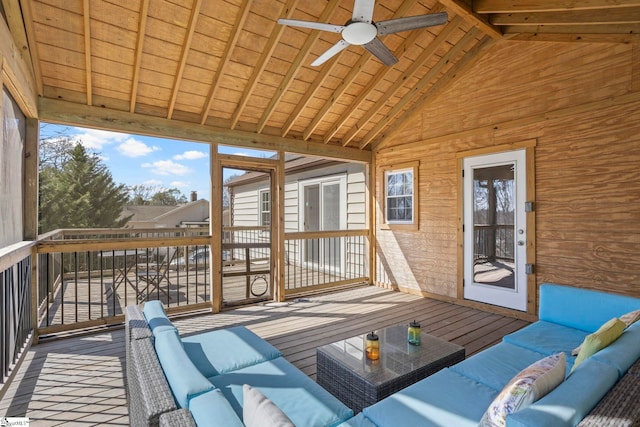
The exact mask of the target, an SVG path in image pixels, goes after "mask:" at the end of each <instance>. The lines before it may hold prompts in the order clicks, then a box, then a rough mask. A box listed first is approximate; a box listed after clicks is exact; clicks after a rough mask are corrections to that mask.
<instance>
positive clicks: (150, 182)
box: [142, 179, 162, 187]
mask: <svg viewBox="0 0 640 427" xmlns="http://www.w3.org/2000/svg"><path fill="white" fill-rule="evenodd" d="M142 184H144V185H148V186H149V187H160V186H161V185H162V181H160V180H159V179H148V180H146V181H145V182H143V183H142Z"/></svg>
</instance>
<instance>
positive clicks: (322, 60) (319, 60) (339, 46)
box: [311, 40, 349, 67]
mask: <svg viewBox="0 0 640 427" xmlns="http://www.w3.org/2000/svg"><path fill="white" fill-rule="evenodd" d="M348 46H349V43H347V42H346V41H344V40H340V41H339V42H338V43H336V44H334V45H333V46H331V47H330V48H329V49H327V51H326V52H325V53H323V54H322V55H320V56H318V58H316V60H315V61H313V62H312V63H311V65H312V66H314V67H316V66H318V65H322V64H324V63H325V62H327V61H328V60H329V59H331V57H333V56H334V55H336V54H338V52H340V51H342V50H343V49H346V48H347V47H348Z"/></svg>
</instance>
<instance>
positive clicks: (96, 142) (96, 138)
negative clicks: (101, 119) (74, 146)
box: [75, 128, 130, 151]
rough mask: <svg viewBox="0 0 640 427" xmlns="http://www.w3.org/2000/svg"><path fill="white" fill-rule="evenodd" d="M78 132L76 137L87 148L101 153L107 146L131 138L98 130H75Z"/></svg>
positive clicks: (124, 134)
mask: <svg viewBox="0 0 640 427" xmlns="http://www.w3.org/2000/svg"><path fill="white" fill-rule="evenodd" d="M75 129H76V131H77V132H78V133H77V134H76V135H75V137H76V138H77V139H78V140H79V141H80V142H81V143H82V145H83V146H84V147H85V148H88V149H91V150H95V151H100V150H102V147H104V146H105V145H110V144H115V143H118V142H121V141H124V140H126V139H127V138H129V137H130V136H129V134H126V133H118V132H110V131H106V130H97V129H81V128H75Z"/></svg>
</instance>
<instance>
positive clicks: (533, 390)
mask: <svg viewBox="0 0 640 427" xmlns="http://www.w3.org/2000/svg"><path fill="white" fill-rule="evenodd" d="M566 363H567V362H566V357H565V355H564V353H557V354H553V355H551V356H548V357H545V358H544V359H541V360H538V361H537V362H535V363H533V364H532V365H530V366H529V367H527V368H525V369H523V370H522V371H520V373H518V375H516V376H515V377H513V378H512V379H511V381H509V383H508V384H507V385H506V386H505V387H504V388H503V389H502V391H501V392H500V394H499V395H498V396H497V397H496V398H495V399H494V400H493V402H491V405H489V408H488V409H487V412H485V413H484V416H483V417H482V420H480V427H504V426H505V425H506V424H507V415H509V414H512V413H514V412H516V411H518V410H520V409H523V408H526V407H527V406H529V405H531V404H532V403H533V402H535V401H536V400H538V399H540V398H541V397H543V396H544V395H546V394H547V393H549V392H550V391H551V390H553V389H554V388H556V387H557V386H558V385H559V384H560V383H562V381H564V375H565V372H566Z"/></svg>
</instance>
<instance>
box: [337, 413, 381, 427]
mask: <svg viewBox="0 0 640 427" xmlns="http://www.w3.org/2000/svg"><path fill="white" fill-rule="evenodd" d="M338 427H378V426H376V425H375V424H374V423H372V422H371V420H370V419H369V418H367V417H365V416H364V414H363V413H362V412H360V413H359V414H358V415H356V416H355V417H353V418H351V419H348V420H347V421H345V422H343V423H342V424H339V425H338Z"/></svg>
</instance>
